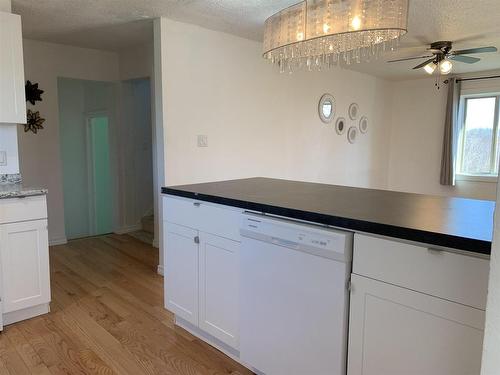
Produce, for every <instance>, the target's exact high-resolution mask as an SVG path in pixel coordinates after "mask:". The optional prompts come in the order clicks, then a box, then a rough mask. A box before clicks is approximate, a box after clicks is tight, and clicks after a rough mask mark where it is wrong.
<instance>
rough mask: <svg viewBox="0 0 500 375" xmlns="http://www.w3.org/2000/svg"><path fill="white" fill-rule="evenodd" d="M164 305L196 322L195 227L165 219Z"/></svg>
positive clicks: (196, 235) (196, 270)
mask: <svg viewBox="0 0 500 375" xmlns="http://www.w3.org/2000/svg"><path fill="white" fill-rule="evenodd" d="M163 225H164V231H163V233H164V235H165V241H164V243H165V249H164V250H165V254H164V255H165V256H164V259H165V264H164V269H165V281H164V282H165V307H166V308H167V309H168V310H170V311H171V312H173V313H174V314H175V315H177V316H179V317H181V318H182V319H185V320H187V321H188V322H190V323H191V324H194V325H196V326H197V325H198V243H197V242H198V231H196V230H194V229H191V228H186V227H183V226H180V225H176V224H171V223H164V224H163Z"/></svg>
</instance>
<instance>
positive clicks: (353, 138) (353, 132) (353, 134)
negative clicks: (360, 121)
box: [347, 126, 358, 143]
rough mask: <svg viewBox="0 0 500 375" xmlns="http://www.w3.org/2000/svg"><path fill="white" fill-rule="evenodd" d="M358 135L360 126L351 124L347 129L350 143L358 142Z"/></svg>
mask: <svg viewBox="0 0 500 375" xmlns="http://www.w3.org/2000/svg"><path fill="white" fill-rule="evenodd" d="M357 137H358V128H357V127H355V126H351V127H350V128H349V130H348V131H347V140H348V141H349V143H354V142H356V138H357Z"/></svg>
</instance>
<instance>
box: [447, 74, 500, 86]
mask: <svg viewBox="0 0 500 375" xmlns="http://www.w3.org/2000/svg"><path fill="white" fill-rule="evenodd" d="M496 78H500V75H498V76H487V77H475V78H457V81H458V82H464V81H480V80H482V79H496ZM448 82H449V81H448V80H445V81H444V83H445V84H447V83H448Z"/></svg>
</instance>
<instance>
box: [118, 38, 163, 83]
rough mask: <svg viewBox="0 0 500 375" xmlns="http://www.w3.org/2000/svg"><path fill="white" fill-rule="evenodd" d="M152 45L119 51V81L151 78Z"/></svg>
mask: <svg viewBox="0 0 500 375" xmlns="http://www.w3.org/2000/svg"><path fill="white" fill-rule="evenodd" d="M153 54H154V51H153V43H148V44H143V45H140V46H137V47H134V48H129V49H126V50H123V51H120V52H119V54H118V57H119V60H120V80H122V81H125V80H129V79H137V78H148V77H152V76H153Z"/></svg>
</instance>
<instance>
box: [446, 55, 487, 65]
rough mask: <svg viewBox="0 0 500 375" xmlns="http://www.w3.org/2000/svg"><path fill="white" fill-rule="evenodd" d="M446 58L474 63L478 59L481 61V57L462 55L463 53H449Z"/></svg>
mask: <svg viewBox="0 0 500 375" xmlns="http://www.w3.org/2000/svg"><path fill="white" fill-rule="evenodd" d="M448 59H450V60H453V61H460V62H463V63H466V64H475V63H477V62H478V61H481V59H479V58H477V57H471V56H463V55H458V56H456V55H450V56H448Z"/></svg>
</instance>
